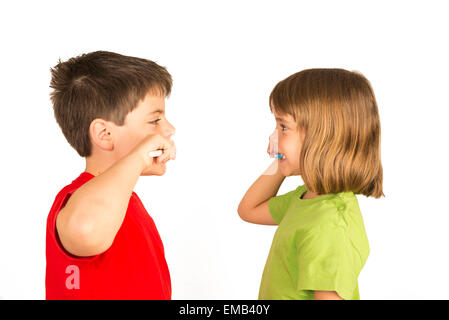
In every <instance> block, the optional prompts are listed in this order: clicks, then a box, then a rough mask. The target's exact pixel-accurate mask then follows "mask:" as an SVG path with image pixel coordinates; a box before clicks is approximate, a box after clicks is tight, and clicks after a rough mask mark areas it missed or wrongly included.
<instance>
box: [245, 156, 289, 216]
mask: <svg viewBox="0 0 449 320" xmlns="http://www.w3.org/2000/svg"><path fill="white" fill-rule="evenodd" d="M267 173H268V174H267ZM284 179H285V176H284V175H283V174H282V173H281V169H280V166H279V163H278V160H277V159H276V160H275V161H273V162H272V163H271V165H270V167H269V168H268V169H267V170H266V171H265V173H264V174H262V175H261V176H260V177H259V178H258V179H257V180H256V181H255V182H254V183H253V184H252V185H251V187H250V188H249V189H248V191H247V192H246V194H245V195H244V196H243V199H242V200H241V201H240V204H239V206H238V209H237V211H238V213H239V216H240V218H242V219H243V220H245V221H247V222H251V223H256V224H265V225H276V224H277V223H276V222H275V221H274V220H273V218H272V217H271V214H270V211H269V210H268V200H270V198H271V197H274V196H276V194H277V192H278V190H279V188H280V187H281V184H282V182H283V181H284Z"/></svg>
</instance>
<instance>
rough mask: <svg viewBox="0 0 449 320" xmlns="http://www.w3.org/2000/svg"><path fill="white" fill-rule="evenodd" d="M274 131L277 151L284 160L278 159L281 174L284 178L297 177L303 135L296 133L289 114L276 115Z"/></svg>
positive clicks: (293, 122) (295, 127)
mask: <svg viewBox="0 0 449 320" xmlns="http://www.w3.org/2000/svg"><path fill="white" fill-rule="evenodd" d="M274 117H275V118H276V129H277V131H278V151H279V153H280V154H282V155H284V157H285V158H283V159H279V160H278V161H279V164H280V166H281V172H282V174H283V175H284V176H286V177H287V176H297V175H300V174H301V172H300V170H299V155H300V154H301V149H302V145H303V142H304V133H303V132H301V131H298V129H297V125H296V122H295V120H294V119H293V117H292V116H291V115H289V114H277V113H275V112H274Z"/></svg>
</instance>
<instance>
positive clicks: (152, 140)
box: [131, 134, 176, 175]
mask: <svg viewBox="0 0 449 320" xmlns="http://www.w3.org/2000/svg"><path fill="white" fill-rule="evenodd" d="M156 150H162V154H161V155H160V156H157V157H151V156H150V155H149V154H150V152H152V151H156ZM131 154H133V155H134V154H135V155H138V157H139V158H140V159H141V160H142V165H143V170H142V173H141V174H145V175H153V174H154V175H160V174H163V173H164V172H165V163H166V162H167V161H168V160H170V159H173V160H174V159H175V158H176V148H175V143H174V142H173V141H172V140H170V139H167V138H165V137H163V136H161V135H160V134H154V135H149V136H147V137H146V138H145V139H144V140H143V141H142V142H141V143H140V144H139V145H138V146H137V147H136V148H135V149H134V150H133V151H132V152H131Z"/></svg>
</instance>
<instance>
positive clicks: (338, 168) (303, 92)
mask: <svg viewBox="0 0 449 320" xmlns="http://www.w3.org/2000/svg"><path fill="white" fill-rule="evenodd" d="M270 110H271V112H273V111H275V112H276V113H278V114H290V115H291V116H292V117H293V118H294V119H295V121H296V123H297V128H298V130H299V131H300V130H303V132H305V133H306V134H305V138H304V143H303V146H302V150H301V155H300V159H299V163H300V171H301V176H302V178H303V181H304V183H305V185H306V186H307V188H308V189H309V190H311V191H313V192H316V193H318V194H327V193H339V192H345V191H353V192H354V193H355V194H363V195H365V196H367V197H374V198H380V197H381V196H385V195H384V194H383V191H382V164H381V158H380V120H379V113H378V108H377V102H376V99H375V96H374V91H373V89H372V87H371V84H370V82H369V81H368V79H366V78H365V76H364V75H363V74H361V73H360V72H358V71H348V70H344V69H307V70H303V71H300V72H298V73H295V74H293V75H291V76H289V77H287V78H286V79H284V80H282V81H281V82H279V83H278V84H277V85H276V86H275V87H274V89H273V91H272V92H271V94H270Z"/></svg>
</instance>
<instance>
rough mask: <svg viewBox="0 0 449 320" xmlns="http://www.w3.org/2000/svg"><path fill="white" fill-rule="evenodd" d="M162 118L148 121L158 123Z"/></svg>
mask: <svg viewBox="0 0 449 320" xmlns="http://www.w3.org/2000/svg"><path fill="white" fill-rule="evenodd" d="M160 120H161V119H157V120H154V121H150V122H148V123H151V124H157V123H158V122H159V121H160Z"/></svg>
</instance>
